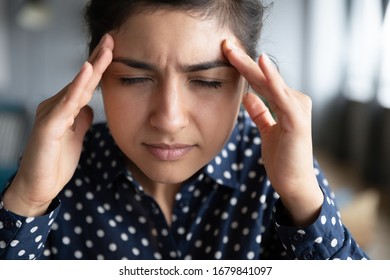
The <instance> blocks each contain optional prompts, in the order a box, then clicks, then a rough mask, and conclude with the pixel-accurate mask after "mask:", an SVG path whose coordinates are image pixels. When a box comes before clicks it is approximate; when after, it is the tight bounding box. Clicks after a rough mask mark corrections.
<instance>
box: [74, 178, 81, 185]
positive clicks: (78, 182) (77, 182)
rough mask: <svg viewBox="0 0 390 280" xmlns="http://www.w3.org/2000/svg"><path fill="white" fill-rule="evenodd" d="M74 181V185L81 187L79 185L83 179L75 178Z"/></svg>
mask: <svg viewBox="0 0 390 280" xmlns="http://www.w3.org/2000/svg"><path fill="white" fill-rule="evenodd" d="M74 183H75V185H76V186H77V187H81V186H82V185H83V181H82V180H80V179H76V180H75V182H74Z"/></svg>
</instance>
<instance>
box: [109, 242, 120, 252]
mask: <svg viewBox="0 0 390 280" xmlns="http://www.w3.org/2000/svg"><path fill="white" fill-rule="evenodd" d="M108 249H109V250H110V251H111V252H115V251H116V250H117V249H118V245H116V244H115V243H110V244H108Z"/></svg>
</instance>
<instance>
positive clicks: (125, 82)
mask: <svg viewBox="0 0 390 280" xmlns="http://www.w3.org/2000/svg"><path fill="white" fill-rule="evenodd" d="M149 81H150V79H149V78H120V83H121V85H122V86H134V85H137V84H143V83H146V82H149ZM191 83H193V84H195V85H196V86H200V87H204V88H210V89H218V88H221V87H222V82H219V81H204V80H192V81H191Z"/></svg>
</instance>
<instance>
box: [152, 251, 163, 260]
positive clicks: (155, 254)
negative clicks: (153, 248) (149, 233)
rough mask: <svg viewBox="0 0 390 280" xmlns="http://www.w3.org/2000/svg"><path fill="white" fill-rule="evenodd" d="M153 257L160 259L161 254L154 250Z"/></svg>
mask: <svg viewBox="0 0 390 280" xmlns="http://www.w3.org/2000/svg"><path fill="white" fill-rule="evenodd" d="M153 256H154V258H155V259H156V260H161V259H162V256H161V254H160V253H158V252H156V253H154V255H153Z"/></svg>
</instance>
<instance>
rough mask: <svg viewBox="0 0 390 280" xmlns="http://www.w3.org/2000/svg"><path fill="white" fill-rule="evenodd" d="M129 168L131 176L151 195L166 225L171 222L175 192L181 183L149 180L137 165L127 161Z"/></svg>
mask: <svg viewBox="0 0 390 280" xmlns="http://www.w3.org/2000/svg"><path fill="white" fill-rule="evenodd" d="M128 168H129V170H130V171H131V173H132V175H133V177H134V179H135V180H137V182H138V183H139V184H140V185H141V186H142V188H143V189H144V191H145V193H146V194H147V195H149V196H151V197H152V198H153V199H154V200H155V201H156V203H157V204H158V205H159V207H160V209H161V211H162V213H163V215H164V217H165V220H166V222H167V224H168V225H171V223H172V213H173V207H174V204H175V198H176V194H177V193H178V192H179V190H180V187H181V183H177V184H165V183H159V182H154V181H152V180H150V179H149V178H148V177H147V176H146V175H145V174H144V173H143V172H142V171H141V170H140V169H139V168H138V167H137V166H135V165H134V164H133V163H129V165H128Z"/></svg>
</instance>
